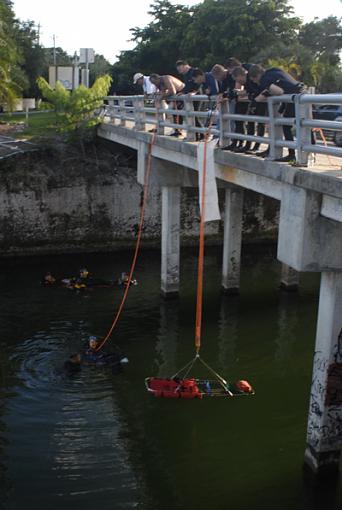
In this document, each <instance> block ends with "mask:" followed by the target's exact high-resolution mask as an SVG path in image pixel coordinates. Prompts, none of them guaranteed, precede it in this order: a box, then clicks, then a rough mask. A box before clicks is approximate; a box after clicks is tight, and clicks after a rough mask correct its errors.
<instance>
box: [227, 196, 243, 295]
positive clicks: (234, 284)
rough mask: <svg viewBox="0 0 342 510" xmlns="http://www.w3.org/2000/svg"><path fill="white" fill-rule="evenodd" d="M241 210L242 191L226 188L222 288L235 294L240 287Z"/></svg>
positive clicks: (228, 292)
mask: <svg viewBox="0 0 342 510" xmlns="http://www.w3.org/2000/svg"><path fill="white" fill-rule="evenodd" d="M242 210H243V191H241V189H240V188H233V189H230V188H228V189H226V203H225V212H224V241H223V262H222V288H223V291H224V292H225V293H226V294H237V293H238V292H239V289H240V265H241V240H242Z"/></svg>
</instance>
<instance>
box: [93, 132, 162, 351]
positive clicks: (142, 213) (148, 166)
mask: <svg viewBox="0 0 342 510" xmlns="http://www.w3.org/2000/svg"><path fill="white" fill-rule="evenodd" d="M156 135H157V133H156V131H155V132H153V134H152V138H151V142H150V143H149V146H148V155H147V164H146V171H145V175H144V194H143V201H142V205H141V210H140V222H139V229H138V236H137V241H136V244H135V250H134V255H133V259H132V263H131V269H130V272H129V276H128V280H127V282H126V288H125V291H124V293H123V296H122V299H121V302H120V305H119V308H118V310H117V312H116V315H115V317H114V320H113V322H112V325H111V326H110V328H109V330H108V333H107V334H106V336H105V337H104V338H103V339H102V341H101V343H100V344H99V346H98V347H97V349H96V351H99V350H100V349H102V347H103V346H104V345H105V343H106V342H107V341H108V340H109V338H110V336H111V334H112V333H113V331H114V329H115V327H116V325H117V323H118V321H119V318H120V315H121V312H122V310H123V307H124V305H125V302H126V299H127V296H128V292H129V289H130V287H131V281H132V278H133V274H134V270H135V266H136V262H137V258H138V253H139V250H140V245H141V236H142V230H143V225H144V218H145V208H146V204H147V198H148V192H149V184H150V174H151V166H152V148H153V146H154V144H155V141H156Z"/></svg>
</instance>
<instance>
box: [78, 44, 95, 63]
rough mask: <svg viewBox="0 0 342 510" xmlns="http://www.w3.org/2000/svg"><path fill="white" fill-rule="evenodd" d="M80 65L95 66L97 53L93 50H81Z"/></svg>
mask: <svg viewBox="0 0 342 510" xmlns="http://www.w3.org/2000/svg"><path fill="white" fill-rule="evenodd" d="M79 62H80V64H87V63H88V64H93V63H94V62H95V51H94V50H93V48H81V49H80V61H79Z"/></svg>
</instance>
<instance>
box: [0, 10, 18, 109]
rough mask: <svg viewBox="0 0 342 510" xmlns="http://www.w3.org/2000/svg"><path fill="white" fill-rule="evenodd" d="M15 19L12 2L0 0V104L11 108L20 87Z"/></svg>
mask: <svg viewBox="0 0 342 510" xmlns="http://www.w3.org/2000/svg"><path fill="white" fill-rule="evenodd" d="M14 27H15V19H14V13H13V11H12V4H11V2H8V1H6V0H0V105H1V106H6V107H7V108H9V109H13V108H14V105H15V102H16V99H17V97H18V96H19V94H20V91H21V88H20V84H19V83H18V80H16V79H15V78H16V76H19V75H20V73H19V70H18V67H17V63H18V61H19V60H20V57H21V55H20V53H19V50H18V47H17V44H16V40H15V28H14Z"/></svg>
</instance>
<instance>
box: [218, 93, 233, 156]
mask: <svg viewBox="0 0 342 510" xmlns="http://www.w3.org/2000/svg"><path fill="white" fill-rule="evenodd" d="M227 113H230V103H229V101H228V100H227V99H222V101H221V102H220V103H219V123H220V146H221V147H224V146H225V145H228V143H229V138H228V137H227V136H226V135H225V133H231V132H232V121H231V119H225V118H223V115H225V114H227Z"/></svg>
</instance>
